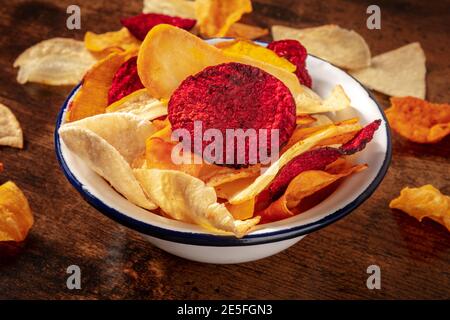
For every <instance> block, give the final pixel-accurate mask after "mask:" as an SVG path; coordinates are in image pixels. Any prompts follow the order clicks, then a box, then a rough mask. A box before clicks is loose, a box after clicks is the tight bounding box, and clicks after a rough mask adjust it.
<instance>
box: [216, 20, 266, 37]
mask: <svg viewBox="0 0 450 320" xmlns="http://www.w3.org/2000/svg"><path fill="white" fill-rule="evenodd" d="M268 34H269V30H267V29H263V28H260V27H256V26H252V25H248V24H244V23H240V22H236V23H234V24H232V25H231V27H230V29H228V31H227V34H226V35H225V36H226V37H229V38H236V39H248V40H254V39H258V38H261V37H264V36H267V35H268Z"/></svg>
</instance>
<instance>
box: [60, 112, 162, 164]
mask: <svg viewBox="0 0 450 320" xmlns="http://www.w3.org/2000/svg"><path fill="white" fill-rule="evenodd" d="M66 127H78V128H84V129H88V130H90V131H92V132H94V133H95V134H97V135H98V136H100V137H101V138H102V139H104V140H105V141H106V142H108V143H109V144H110V145H111V146H112V147H114V148H115V149H116V150H117V151H118V152H119V153H120V154H121V155H122V157H123V158H124V159H125V160H126V161H127V162H128V163H129V164H131V163H132V162H133V161H134V160H135V159H136V158H137V157H139V156H140V155H142V154H143V153H144V152H145V142H146V140H147V138H148V137H150V136H151V135H152V134H153V133H154V132H155V131H156V130H155V128H154V126H153V125H152V124H151V123H150V122H149V121H145V120H142V119H140V118H139V117H137V116H136V115H133V114H128V113H105V114H99V115H95V116H92V117H88V118H84V119H81V120H78V121H75V122H69V123H67V124H64V125H63V126H61V129H60V130H62V129H63V128H66Z"/></svg>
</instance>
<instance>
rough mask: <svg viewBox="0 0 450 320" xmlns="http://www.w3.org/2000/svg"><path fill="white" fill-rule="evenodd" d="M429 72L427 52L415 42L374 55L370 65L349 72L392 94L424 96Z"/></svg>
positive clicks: (368, 85)
mask: <svg viewBox="0 0 450 320" xmlns="http://www.w3.org/2000/svg"><path fill="white" fill-rule="evenodd" d="M426 72H427V70H426V65H425V53H424V52H423V50H422V47H421V46H420V43H418V42H416V43H411V44H409V45H406V46H403V47H401V48H398V49H395V50H392V51H389V52H385V53H383V54H380V55H378V56H376V57H373V58H372V63H371V66H370V67H367V68H363V69H359V70H353V71H351V72H350V74H351V75H352V76H354V77H355V78H356V79H358V80H359V81H361V82H362V83H363V84H364V85H366V86H367V87H369V88H370V89H373V90H376V91H379V92H381V93H384V94H387V95H389V96H397V97H405V96H412V97H417V98H421V99H424V98H425V93H426V79H425V76H426Z"/></svg>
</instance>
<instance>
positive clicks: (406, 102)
mask: <svg viewBox="0 0 450 320" xmlns="http://www.w3.org/2000/svg"><path fill="white" fill-rule="evenodd" d="M385 112H386V116H387V118H388V120H389V124H390V126H391V128H392V129H393V130H395V131H396V132H397V133H398V134H400V135H401V136H402V137H404V138H406V139H409V140H411V141H414V142H417V143H436V142H439V141H440V140H442V139H443V138H445V137H446V136H447V135H449V134H450V105H449V104H447V103H446V104H437V103H431V102H428V101H425V100H422V99H419V98H414V97H404V98H396V97H394V98H391V107H390V108H389V109H387V110H386V111H385Z"/></svg>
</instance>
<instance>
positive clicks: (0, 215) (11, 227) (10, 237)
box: [0, 181, 34, 242]
mask: <svg viewBox="0 0 450 320" xmlns="http://www.w3.org/2000/svg"><path fill="white" fill-rule="evenodd" d="M33 223H34V218H33V213H32V212H31V209H30V206H29V204H28V201H27V198H26V197H25V195H24V194H23V192H22V191H21V190H20V189H19V187H17V186H16V184H15V183H14V182H11V181H8V182H6V183H4V184H3V185H1V186H0V242H1V241H16V242H20V241H23V240H25V238H26V237H27V235H28V232H29V231H30V229H31V227H32V226H33Z"/></svg>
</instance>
